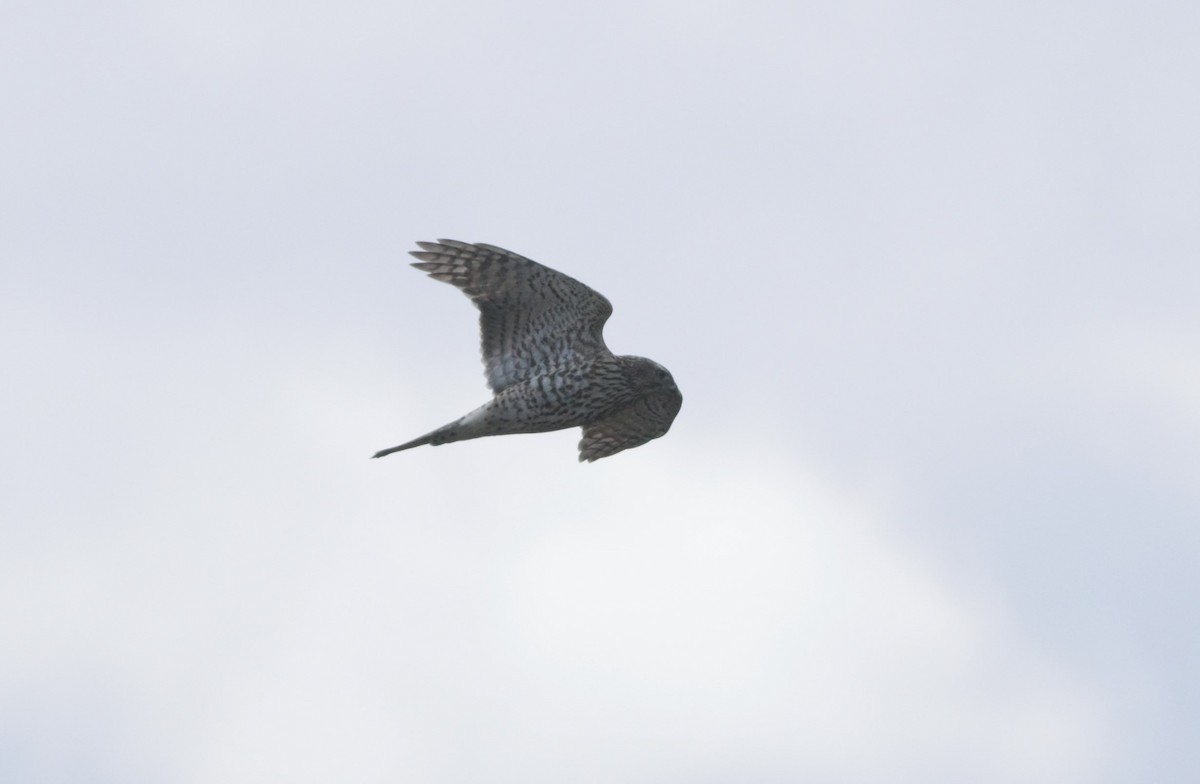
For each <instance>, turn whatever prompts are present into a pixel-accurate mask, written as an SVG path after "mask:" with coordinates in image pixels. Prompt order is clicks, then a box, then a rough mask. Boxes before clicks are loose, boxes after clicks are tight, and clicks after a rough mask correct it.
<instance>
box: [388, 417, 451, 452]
mask: <svg viewBox="0 0 1200 784" xmlns="http://www.w3.org/2000/svg"><path fill="white" fill-rule="evenodd" d="M461 421H462V420H456V421H454V422H451V423H450V424H448V425H442V426H441V427H439V428H438V429H437V430H434V431H433V432H432V433H426V434H425V435H423V436H421V437H420V438H414V439H413V440H412V441H406V442H404V443H403V444H400V445H399V446H393V447H391V448H389V449H380V450H379V451H378V452H376V453H375V454H373V455H371V457H372V458H376V457H385V456H387V455H390V454H391V453H392V452H403V451H404V450H405V449H412V448H413V447H414V446H424V445H425V444H432V445H433V446H438V445H439V444H448V443H450V442H451V441H461V440H462V438H463V435H462V433H461V432H460V431H461V429H462V428H461V427H460V425H459V423H460V422H461ZM467 438H470V436H467Z"/></svg>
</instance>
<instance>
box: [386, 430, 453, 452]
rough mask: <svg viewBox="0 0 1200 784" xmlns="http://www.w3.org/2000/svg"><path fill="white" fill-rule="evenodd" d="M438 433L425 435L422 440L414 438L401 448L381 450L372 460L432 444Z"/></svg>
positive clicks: (394, 447)
mask: <svg viewBox="0 0 1200 784" xmlns="http://www.w3.org/2000/svg"><path fill="white" fill-rule="evenodd" d="M437 432H438V431H436V430H435V431H433V432H432V433H426V434H425V435H423V436H421V437H420V438H414V439H413V440H412V441H408V442H406V443H403V444H401V445H400V446H393V447H390V448H388V449H380V450H379V451H378V452H376V453H375V454H373V455H371V458H372V459H374V458H376V457H386V456H387V455H390V454H391V453H392V452H402V451H404V450H405V449H412V448H413V447H414V446H424V445H425V444H432V443H433V437H434V435H435V434H437Z"/></svg>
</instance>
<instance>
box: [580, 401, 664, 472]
mask: <svg viewBox="0 0 1200 784" xmlns="http://www.w3.org/2000/svg"><path fill="white" fill-rule="evenodd" d="M682 405H683V395H681V394H679V392H677V391H675V390H674V389H663V390H659V391H657V392H653V393H651V394H649V395H646V396H645V397H640V398H638V399H637V400H635V401H634V402H632V403H630V404H629V405H627V406H625V407H624V408H621V409H618V410H617V411H616V412H615V413H613V414H612V415H611V416H609V417H608V418H607V419H602V420H600V421H599V422H595V423H593V424H590V425H588V426H586V427H584V428H583V440H582V441H580V442H579V461H580V462H583V461H584V460H586V461H587V462H589V463H591V462H593V461H595V460H599V459H600V458H602V457H610V456H612V455H615V454H616V453H617V452H621V451H624V450H626V449H631V448H633V447H635V446H641V445H642V444H644V443H646V442H647V441H651V440H653V439H655V438H659V437H660V436H664V435H666V434H667V431H668V430H670V429H671V423H672V422H674V421H675V415H676V414H678V413H679V408H680V406H682Z"/></svg>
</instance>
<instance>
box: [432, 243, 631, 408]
mask: <svg viewBox="0 0 1200 784" xmlns="http://www.w3.org/2000/svg"><path fill="white" fill-rule="evenodd" d="M417 244H418V245H420V246H421V248H422V249H421V250H415V251H412V255H413V256H415V257H417V258H418V259H420V261H418V262H416V263H414V264H413V266H414V267H416V268H417V269H419V270H424V271H425V272H428V273H429V276H430V277H431V278H435V279H436V280H440V281H444V282H446V283H449V284H451V285H453V286H457V287H458V288H460V289H462V291H463V293H464V294H466V295H467V296H468V297H470V298H471V301H472V302H474V303H475V305H476V306H477V307H478V308H479V327H480V332H481V337H482V343H483V364H484V368H485V370H486V374H487V381H488V386H490V387H491V388H492V391H494V392H500V391H501V390H503V389H505V388H507V387H509V386H512V385H513V384H514V383H516V382H518V381H521V380H522V379H525V378H528V377H529V376H530V374H531V372H532V371H533V369H534V368H537V367H544V366H549V365H556V364H560V363H562V362H568V361H571V360H573V359H575V358H576V357H579V356H582V355H587V354H593V353H596V352H601V351H608V348H607V347H606V346H605V345H604V336H603V331H604V322H605V321H607V320H608V317H609V315H610V314H612V305H611V304H609V301H608V300H607V299H605V298H604V297H603V296H601V295H600V294H598V293H596V292H595V291H592V290H591V289H590V288H588V287H587V286H585V285H583V284H582V283H580V282H579V281H577V280H575V279H574V278H570V277H567V276H566V275H564V274H562V273H561V272H556V271H554V270H552V269H550V268H549V267H546V266H543V265H541V264H538V263H537V262H536V261H531V260H529V259H527V258H525V257H524V256H518V255H517V254H515V253H511V252H509V251H507V250H504V249H503V248H497V247H496V246H495V245H484V244H482V243H479V244H475V245H472V244H469V243H466V242H457V241H455V240H438V241H437V242H418V243H417Z"/></svg>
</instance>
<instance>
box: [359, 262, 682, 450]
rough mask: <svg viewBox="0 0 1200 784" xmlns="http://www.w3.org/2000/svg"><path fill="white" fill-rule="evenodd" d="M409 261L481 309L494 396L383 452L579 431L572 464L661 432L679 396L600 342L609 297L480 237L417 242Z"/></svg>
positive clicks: (647, 368) (637, 361)
mask: <svg viewBox="0 0 1200 784" xmlns="http://www.w3.org/2000/svg"><path fill="white" fill-rule="evenodd" d="M417 245H419V246H420V247H421V250H415V251H411V253H412V255H413V256H415V257H416V258H417V259H419V261H417V262H415V263H414V264H413V266H414V267H416V268H417V269H419V270H422V271H424V272H427V273H429V277H431V278H433V279H434V280H440V281H442V282H444V283H449V284H450V285H452V286H455V287H457V288H459V289H461V290H462V292H463V293H464V294H466V295H467V296H468V297H470V298H471V301H472V302H474V303H475V306H476V307H477V308H479V328H480V332H481V338H482V342H483V364H484V368H485V373H486V375H487V382H488V386H489V387H491V389H492V393H493V397H492V399H491V400H489V401H488V402H487V403H484V404H483V405H482V406H480V407H479V408H477V409H475V410H474V411H472V412H471V413H469V414H467V415H466V416H464V417H461V418H459V419H456V420H454V421H453V422H451V423H450V424H448V425H445V426H443V427H439V428H438V429H437V430H434V431H433V432H431V433H427V434H425V435H423V436H421V437H420V438H416V439H413V440H412V441H408V442H406V443H403V444H400V445H399V446H394V447H391V448H390V449H383V450H380V451H379V452H376V453H375V455H374V457H383V456H384V455H390V454H391V453H393V452H399V451H401V450H403V449H411V448H413V447H415V446H422V445H423V444H430V445H432V446H439V445H441V444H449V443H451V442H453V441H465V440H467V439H469V438H483V437H484V436H503V435H510V434H513V433H545V432H548V431H550V430H563V429H566V428H569V427H582V428H583V440H581V441H580V442H579V460H580V461H584V460H586V461H588V462H589V463H590V462H592V461H594V460H599V459H600V458H602V457H609V456H610V455H615V454H616V453H617V452H621V451H623V450H625V449H631V448H632V447H635V446H641V445H642V444H644V443H646V442H647V441H650V440H651V439H655V438H658V437H660V436H662V435H665V434H666V432H667V430H669V429H670V427H671V422H673V421H674V420H675V415H676V414H678V413H679V407H680V406H681V405H682V404H683V396H682V395H681V394H679V388H678V387H676V386H675V379H673V378H672V377H671V374H670V373H669V372H668V371H667V369H666V368H665V367H663V366H662V365H660V364H658V363H657V362H652V361H651V360H649V359H644V358H642V357H629V356H616V355H614V354H613V353H612V352H611V351H609V350H608V347H607V346H606V345H604V335H603V330H604V322H605V321H607V320H608V317H609V315H610V314H611V313H612V305H611V304H610V303H609V301H608V300H607V299H605V298H604V297H603V296H601V295H600V294H598V293H597V292H595V291H592V290H591V289H590V288H588V287H587V286H585V285H583V284H582V283H580V282H579V281H577V280H575V279H574V278H569V277H567V276H566V275H564V274H562V273H561V272H556V271H555V270H552V269H550V268H549V267H546V266H543V265H541V264H538V263H537V262H536V261H531V260H530V259H527V258H525V257H524V256H518V255H517V254H515V253H512V252H510V251H507V250H504V249H503V248H497V247H496V246H495V245H485V244H483V243H477V244H474V245H472V244H469V243H466V242H457V241H455V240H438V241H437V242H418V243H417Z"/></svg>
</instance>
